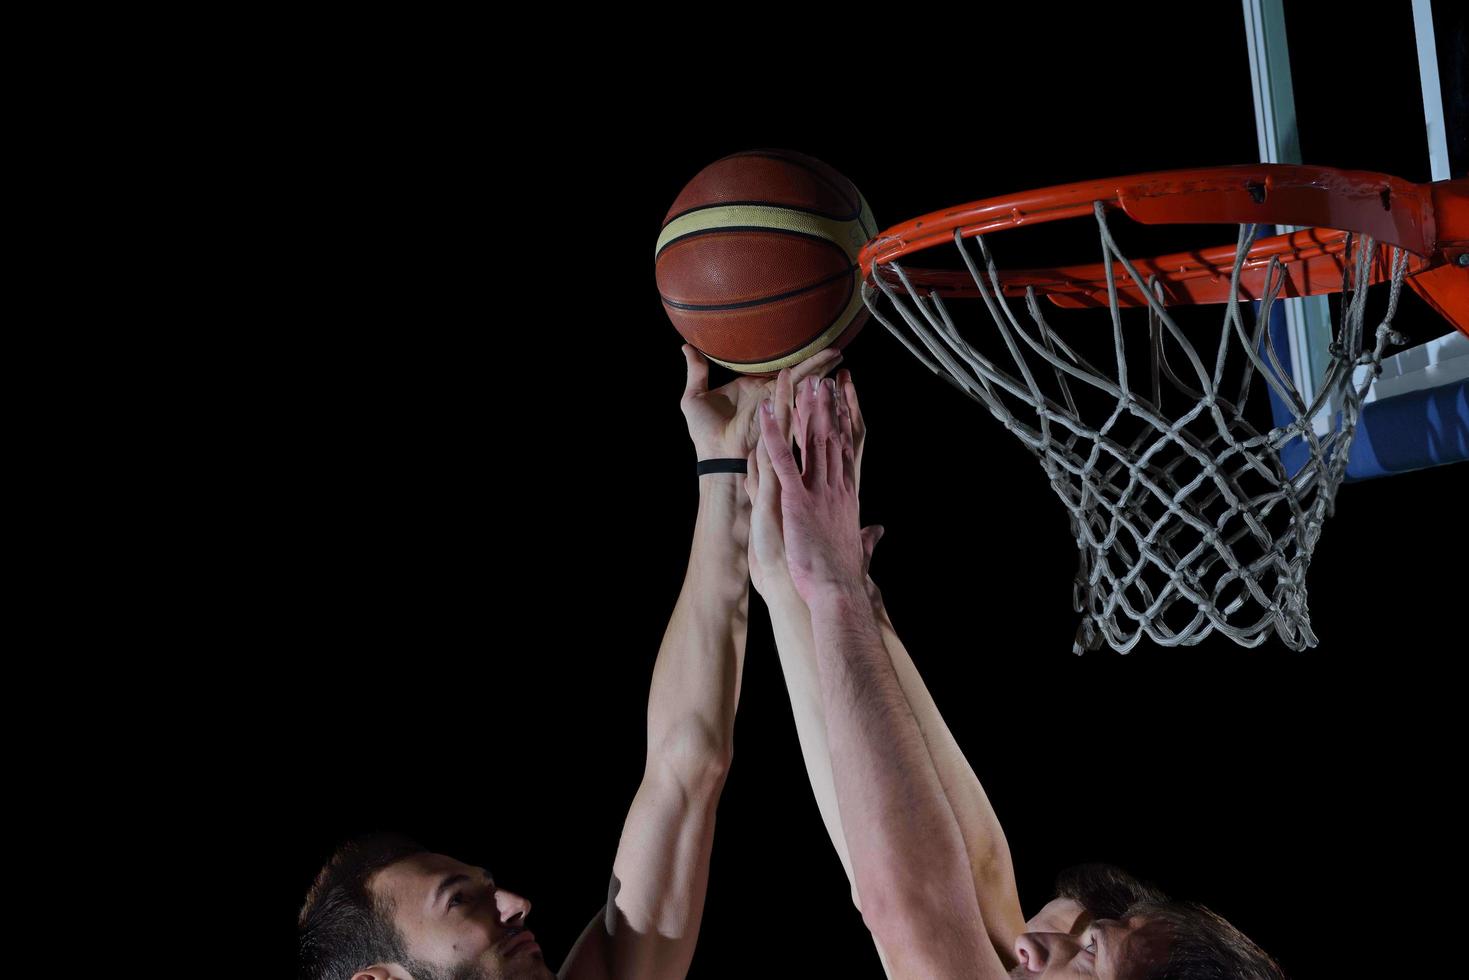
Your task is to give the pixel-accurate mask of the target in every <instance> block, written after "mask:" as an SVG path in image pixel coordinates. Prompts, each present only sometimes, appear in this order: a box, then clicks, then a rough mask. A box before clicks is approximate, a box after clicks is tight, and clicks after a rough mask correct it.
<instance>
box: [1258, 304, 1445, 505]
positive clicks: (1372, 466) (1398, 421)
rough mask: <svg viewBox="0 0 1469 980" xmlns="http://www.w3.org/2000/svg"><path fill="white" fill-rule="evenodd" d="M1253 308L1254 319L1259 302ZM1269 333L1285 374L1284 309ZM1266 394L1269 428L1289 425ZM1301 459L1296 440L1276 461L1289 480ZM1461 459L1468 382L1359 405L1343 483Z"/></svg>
mask: <svg viewBox="0 0 1469 980" xmlns="http://www.w3.org/2000/svg"><path fill="white" fill-rule="evenodd" d="M1254 306H1255V313H1256V315H1259V312H1260V304H1259V303H1258V302H1257V303H1255V304H1254ZM1269 330H1270V340H1271V343H1273V344H1274V345H1275V354H1276V356H1277V357H1278V358H1280V363H1281V366H1282V367H1284V368H1285V370H1286V373H1287V375H1289V373H1290V371H1291V360H1290V336H1289V334H1288V333H1287V331H1286V326H1285V309H1284V307H1283V306H1281V304H1279V303H1277V304H1276V305H1275V307H1274V308H1273V309H1271V311H1270V326H1269ZM1261 346H1262V350H1261V352H1260V356H1261V357H1262V358H1264V356H1265V352H1264V350H1263V346H1264V345H1263V344H1262V345H1261ZM1267 363H1268V359H1267ZM1266 390H1267V391H1269V393H1270V413H1271V416H1272V417H1273V418H1274V420H1275V424H1276V425H1277V426H1282V425H1287V424H1289V423H1290V421H1291V418H1292V416H1291V412H1290V409H1288V408H1287V407H1286V405H1285V402H1283V401H1282V400H1281V399H1280V396H1279V395H1277V394H1276V393H1275V390H1274V389H1273V388H1270V387H1269V386H1268V385H1267V386H1266ZM1307 458H1308V450H1307V449H1306V444H1305V442H1304V441H1303V440H1301V439H1292V440H1291V441H1290V442H1289V443H1287V444H1286V445H1285V446H1284V447H1282V449H1281V453H1280V460H1281V463H1282V464H1284V466H1285V471H1286V473H1288V474H1290V475H1291V476H1295V475H1296V473H1298V472H1299V471H1300V469H1301V467H1302V466H1304V465H1305V463H1306V460H1307ZM1466 460H1469V380H1460V381H1457V382H1454V383H1452V384H1447V385H1443V386H1442V387H1438V388H1428V389H1425V390H1423V391H1411V392H1407V393H1405V394H1402V395H1396V396H1394V397H1392V398H1384V399H1380V400H1378V401H1373V402H1369V403H1367V404H1366V405H1364V406H1362V417H1361V419H1360V420H1359V422H1358V424H1357V434H1356V436H1355V438H1354V439H1353V441H1352V455H1351V459H1350V460H1349V461H1348V462H1347V473H1346V479H1347V480H1349V481H1351V480H1370V479H1372V478H1373V477H1378V476H1390V475H1391V474H1393V473H1405V472H1407V471H1409V470H1420V469H1423V468H1424V467H1427V466H1442V465H1443V464H1444V463H1462V462H1464V461H1466Z"/></svg>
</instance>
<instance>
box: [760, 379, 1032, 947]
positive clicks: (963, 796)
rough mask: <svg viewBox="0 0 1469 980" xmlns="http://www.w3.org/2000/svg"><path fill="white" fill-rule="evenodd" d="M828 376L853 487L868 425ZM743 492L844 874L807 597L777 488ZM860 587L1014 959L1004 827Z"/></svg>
mask: <svg viewBox="0 0 1469 980" xmlns="http://www.w3.org/2000/svg"><path fill="white" fill-rule="evenodd" d="M836 381H837V388H838V392H839V394H840V395H841V396H842V398H843V402H842V407H843V408H844V409H845V410H846V412H847V414H848V415H849V416H850V421H851V426H852V435H853V458H854V463H855V473H856V476H857V482H858V487H859V490H860V481H861V467H862V457H863V447H864V442H865V435H866V425H865V422H864V420H863V418H862V412H861V407H860V405H859V404H858V400H857V392H856V387H855V386H854V385H853V384H852V380H851V376H850V374H849V373H848V372H847V371H845V370H844V371H841V372H839V373H838V375H837V378H836ZM791 399H792V392H791V382H790V380H789V378H785V377H783V378H782V379H780V381H779V382H778V383H777V385H776V396H775V401H774V415H775V417H776V422H777V425H778V428H779V429H780V431H781V432H782V433H783V434H784V433H786V432H788V431H790V430H791V429H794V431H795V433H796V439H797V440H798V441H799V442H804V441H805V432H806V421H807V420H806V419H805V418H804V417H803V416H800V415H793V413H792V411H791ZM751 463H752V464H754V463H755V460H754V454H752V455H751ZM746 490H747V492H748V493H749V496H750V498H751V500H752V502H753V507H752V512H751V524H750V578H751V582H752V584H753V585H754V587H755V590H756V591H757V592H759V593H760V596H761V598H763V599H764V600H765V603H766V605H767V607H768V608H769V610H770V620H771V625H772V627H773V631H774V634H775V641H776V647H777V649H778V651H779V654H780V662H781V669H782V672H783V673H784V675H785V681H786V689H787V691H788V693H789V695H790V699H791V708H792V712H793V714H794V715H795V722H796V732H797V736H798V738H799V741H800V745H801V754H802V757H803V759H804V761H805V764H806V771H807V774H808V776H809V778H810V781H811V789H812V793H813V795H814V796H815V797H816V802H817V807H818V809H819V810H820V812H821V817H822V820H823V822H824V823H825V825H826V829H827V833H828V835H829V836H830V837H831V841H832V846H833V848H834V849H835V850H836V852H837V855H838V857H839V858H840V859H841V862H842V866H843V868H844V869H845V870H846V872H847V876H848V878H849V879H850V878H852V868H851V862H850V859H849V857H848V854H847V845H846V839H845V836H844V834H843V832H842V827H841V819H840V816H839V814H838V809H837V803H836V792H835V787H834V784H833V782H832V773H831V757H830V752H829V750H828V748H827V739H826V722H825V718H824V712H823V709H822V706H821V691H820V688H819V684H818V680H817V678H818V673H817V667H816V650H815V646H814V640H813V638H812V634H811V615H810V612H809V610H808V609H807V608H806V604H805V601H804V600H802V599H801V597H800V595H799V594H797V592H796V590H795V586H794V584H793V583H792V582H791V578H790V574H789V572H788V570H787V567H786V559H785V547H784V542H783V541H782V538H781V526H780V500H779V492H778V489H777V488H776V487H775V485H774V483H773V482H772V481H766V483H764V484H762V483H761V482H760V480H759V467H758V466H756V465H751V467H750V474H749V475H748V476H747V477H746ZM882 530H883V529H882V528H880V527H869V528H864V529H863V530H862V544H863V550H864V557H865V559H866V560H867V561H869V562H870V559H871V553H872V549H873V547H874V546H875V545H876V543H877V541H878V539H879V538H880V537H881V535H882ZM865 584H866V587H867V594H868V598H869V599H870V600H871V602H872V605H873V611H874V613H875V615H876V618H877V622H878V625H879V627H880V629H881V632H882V641H883V646H884V647H885V648H886V649H887V652H888V656H889V657H890V658H891V660H892V663H893V669H894V671H895V672H896V673H897V676H898V682H899V685H900V686H901V687H902V689H903V694H904V696H905V697H906V698H907V700H908V704H909V707H910V708H911V709H912V711H913V714H914V717H915V718H916V719H917V721H918V727H919V729H920V730H921V732H922V734H923V741H924V745H925V747H926V748H927V750H928V753H929V757H930V758H931V759H932V761H933V764H934V770H935V771H936V772H937V774H938V777H939V781H940V783H941V785H942V786H943V790H944V796H945V798H946V799H947V800H948V802H949V805H950V808H951V809H952V810H953V811H954V816H955V818H956V820H957V821H958V824H959V831H960V834H961V836H962V837H963V839H964V848H965V852H966V855H967V857H968V862H969V867H970V873H971V875H972V876H973V879H974V886H975V894H976V896H977V898H978V900H979V905H980V911H981V914H982V915H983V917H984V922H985V928H986V930H987V931H988V933H989V937H990V941H991V945H993V946H994V948H995V952H996V954H997V955H998V956H999V957H1000V959H1001V961H1002V962H1003V963H1005V964H1006V965H1007V966H1013V965H1014V963H1015V953H1014V946H1015V939H1016V937H1017V936H1019V935H1020V934H1021V933H1022V932H1024V931H1025V928H1024V927H1025V918H1024V915H1023V914H1022V913H1021V910H1020V901H1019V896H1018V894H1017V891H1016V887H1015V875H1014V871H1013V868H1012V865H1011V860H1010V850H1009V845H1008V843H1007V842H1006V840H1005V835H1004V831H1003V829H1002V828H1001V826H1000V822H999V819H998V818H997V817H996V815H995V811H994V808H993V807H992V806H991V805H990V802H989V799H988V797H987V796H986V795H985V792H984V789H983V787H982V786H981V785H980V782H979V779H978V778H977V777H976V776H975V773H974V770H973V768H972V767H971V766H970V765H969V762H968V760H967V759H965V757H964V754H963V752H962V751H961V750H960V748H959V746H958V743H957V742H955V740H954V737H953V735H952V734H950V732H949V729H948V726H947V725H946V724H945V723H944V719H943V716H942V715H941V714H940V712H939V709H938V706H937V705H936V704H935V703H934V700H933V697H932V696H931V695H930V693H929V691H928V688H927V686H926V685H925V684H924V682H923V678H922V677H921V676H920V674H919V673H918V670H917V667H916V666H915V665H914V663H913V660H912V658H911V657H910V656H909V654H908V651H907V649H906V648H905V647H904V646H903V643H902V641H901V640H900V639H899V638H898V635H897V633H896V632H895V630H894V629H893V626H892V622H891V620H890V618H889V616H888V614H887V610H886V607H885V605H884V603H883V599H882V593H881V591H880V590H879V589H878V587H877V585H876V583H874V581H873V580H872V577H871V575H870V574H869V575H868V576H867V577H866V579H865ZM852 897H853V902H854V904H856V905H857V906H858V908H861V902H860V899H859V897H858V895H857V892H856V888H855V884H854V887H853V892H852ZM880 951H881V947H880V946H879V952H880ZM884 965H886V963H885V964H884Z"/></svg>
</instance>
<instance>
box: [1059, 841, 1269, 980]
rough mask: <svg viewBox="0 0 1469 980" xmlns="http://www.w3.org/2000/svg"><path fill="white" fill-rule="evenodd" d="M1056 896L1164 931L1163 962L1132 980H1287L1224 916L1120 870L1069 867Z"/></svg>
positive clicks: (1098, 912)
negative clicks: (1155, 925)
mask: <svg viewBox="0 0 1469 980" xmlns="http://www.w3.org/2000/svg"><path fill="white" fill-rule="evenodd" d="M1056 895H1057V897H1059V898H1070V899H1074V900H1075V901H1076V902H1077V903H1078V904H1080V905H1081V907H1082V908H1084V909H1086V910H1087V912H1089V913H1090V914H1091V916H1092V917H1093V918H1096V919H1126V918H1130V917H1131V916H1141V917H1142V918H1144V919H1147V920H1149V921H1151V922H1157V923H1161V924H1162V925H1163V926H1164V927H1165V928H1166V929H1167V930H1168V957H1167V959H1166V960H1165V961H1164V962H1162V963H1160V964H1158V965H1156V966H1152V967H1151V968H1150V969H1149V968H1146V967H1145V968H1144V969H1143V971H1142V972H1141V973H1138V974H1136V980H1220V978H1222V977H1229V978H1231V980H1235V978H1237V980H1285V973H1284V972H1283V971H1282V970H1281V969H1280V966H1279V965H1278V964H1277V963H1276V962H1275V961H1274V960H1272V959H1271V958H1270V956H1269V955H1268V954H1267V953H1266V952H1265V951H1264V950H1262V949H1261V948H1260V947H1259V946H1256V945H1255V944H1254V943H1253V942H1252V941H1251V940H1250V938H1249V937H1248V936H1246V935H1245V934H1244V933H1242V932H1240V931H1239V930H1238V929H1236V928H1235V927H1234V926H1232V925H1230V924H1229V923H1228V922H1227V921H1226V920H1225V919H1224V918H1223V917H1221V916H1219V915H1216V914H1215V913H1214V912H1212V911H1210V910H1209V909H1207V908H1205V907H1204V906H1202V905H1199V904H1198V903H1196V902H1175V901H1173V900H1172V899H1170V898H1169V897H1168V896H1167V894H1165V893H1164V892H1163V891H1162V890H1161V889H1159V888H1156V887H1154V886H1153V885H1148V884H1144V883H1143V882H1141V881H1138V880H1137V879H1136V878H1134V877H1132V875H1130V874H1128V873H1127V872H1126V871H1123V870H1122V869H1121V868H1114V867H1112V866H1111V865H1106V864H1084V865H1080V866H1078V867H1075V868H1068V869H1066V870H1065V871H1063V872H1061V874H1060V876H1059V877H1058V878H1057V880H1056ZM1129 980H1131V978H1129Z"/></svg>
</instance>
